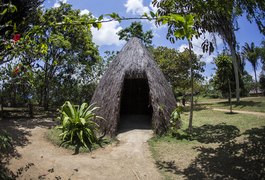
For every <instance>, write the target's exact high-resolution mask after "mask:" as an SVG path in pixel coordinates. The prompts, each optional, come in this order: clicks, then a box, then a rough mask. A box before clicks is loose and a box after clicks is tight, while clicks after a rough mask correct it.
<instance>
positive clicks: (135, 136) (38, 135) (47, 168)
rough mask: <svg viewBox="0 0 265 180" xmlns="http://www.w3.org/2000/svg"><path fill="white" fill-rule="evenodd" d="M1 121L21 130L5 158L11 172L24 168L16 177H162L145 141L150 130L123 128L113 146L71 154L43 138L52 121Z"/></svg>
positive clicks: (16, 129) (149, 136) (14, 130)
mask: <svg viewBox="0 0 265 180" xmlns="http://www.w3.org/2000/svg"><path fill="white" fill-rule="evenodd" d="M36 121H37V122H36ZM0 124H1V126H2V127H7V128H11V127H12V129H10V130H11V132H14V133H18V132H20V133H23V134H21V135H20V136H18V137H15V136H14V138H15V140H17V141H18V142H19V141H21V143H20V144H19V143H18V144H16V150H15V152H16V153H15V154H14V156H13V158H11V159H10V160H8V162H9V164H8V168H9V169H10V170H12V171H13V172H17V170H18V169H19V168H22V167H24V168H23V169H22V173H21V175H19V177H18V179H69V178H70V179H161V176H160V174H159V172H158V171H157V169H156V167H155V163H154V160H153V158H152V157H151V152H150V150H149V147H148V143H147V140H148V139H149V138H151V137H152V133H153V132H152V130H146V129H134V130H129V131H124V132H122V133H120V134H119V135H118V136H117V139H118V140H119V143H117V144H115V145H108V146H107V147H105V148H100V149H98V150H96V151H93V152H92V153H82V154H78V155H72V154H73V151H71V150H67V149H64V148H59V147H57V146H55V145H53V144H52V143H51V142H49V141H48V140H47V138H46V137H45V133H46V132H47V130H48V128H51V127H52V126H53V125H54V123H53V122H52V121H51V120H48V119H37V120H33V121H30V120H25V121H12V120H10V121H8V122H5V123H2V122H0ZM9 132H10V131H9ZM14 133H13V134H14ZM22 136H23V138H22ZM19 138H20V139H21V138H22V140H19ZM22 141H23V142H22Z"/></svg>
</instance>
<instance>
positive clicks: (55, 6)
mask: <svg viewBox="0 0 265 180" xmlns="http://www.w3.org/2000/svg"><path fill="white" fill-rule="evenodd" d="M60 2H62V3H67V0H56V2H55V3H54V5H53V7H54V8H57V7H60Z"/></svg>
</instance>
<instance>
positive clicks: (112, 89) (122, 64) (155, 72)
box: [91, 38, 176, 135]
mask: <svg viewBox="0 0 265 180" xmlns="http://www.w3.org/2000/svg"><path fill="white" fill-rule="evenodd" d="M138 78H139V79H147V82H148V85H149V101H150V103H151V105H152V128H153V129H154V131H155V133H158V134H161V133H163V132H165V131H166V130H167V125H168V122H169V118H170V114H171V112H172V110H173V109H174V108H175V106H176V101H175V98H174V95H173V93H172V89H171V87H170V85H169V83H168V82H167V80H166V79H165V77H164V75H163V74H162V72H161V71H160V69H159V68H158V67H157V65H156V63H155V62H154V60H153V59H152V57H151V55H150V53H149V52H148V50H147V49H146V48H145V47H144V46H143V44H142V43H141V41H140V40H139V39H138V38H132V39H131V40H130V41H129V42H128V43H127V44H126V45H125V46H124V47H123V49H122V50H121V51H120V53H119V54H118V55H117V56H116V57H115V59H114V60H113V61H112V62H111V64H110V66H109V68H108V69H107V71H106V72H105V74H104V75H103V77H102V79H101V81H100V83H99V85H98V86H97V88H96V90H95V93H94V95H93V97H92V100H91V103H96V106H98V107H100V109H99V110H98V112H97V114H98V115H99V116H102V117H103V118H104V119H105V121H100V122H99V124H100V128H101V129H102V130H106V131H107V133H109V134H110V135H115V134H116V133H117V130H118V123H119V120H120V108H121V97H122V91H123V85H124V81H125V79H138Z"/></svg>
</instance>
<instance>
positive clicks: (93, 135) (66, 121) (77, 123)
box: [57, 101, 102, 149]
mask: <svg viewBox="0 0 265 180" xmlns="http://www.w3.org/2000/svg"><path fill="white" fill-rule="evenodd" d="M96 109H98V107H93V105H90V106H88V104H87V103H83V104H82V105H81V106H75V105H73V104H71V103H70V102H69V101H66V102H65V103H64V104H63V106H62V107H61V109H60V113H61V116H60V117H59V120H60V122H61V125H60V126H58V127H57V128H58V129H60V130H62V134H60V136H61V137H62V140H63V143H62V144H64V143H69V144H71V145H75V146H76V147H80V146H84V147H86V148H88V149H91V147H92V145H93V144H94V143H98V138H97V131H98V124H97V123H96V122H95V120H96V119H98V118H100V119H102V118H101V117H99V116H96V114H95V113H94V111H95V110H96Z"/></svg>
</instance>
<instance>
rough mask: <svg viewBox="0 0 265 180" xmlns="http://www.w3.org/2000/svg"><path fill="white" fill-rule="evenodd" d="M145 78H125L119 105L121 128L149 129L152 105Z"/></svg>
mask: <svg viewBox="0 0 265 180" xmlns="http://www.w3.org/2000/svg"><path fill="white" fill-rule="evenodd" d="M149 99H150V98H149V86H148V81H147V79H125V80H124V85H123V91H122V97H121V106H120V124H119V125H120V130H121V129H150V128H151V118H152V106H151V104H150V100H149Z"/></svg>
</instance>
